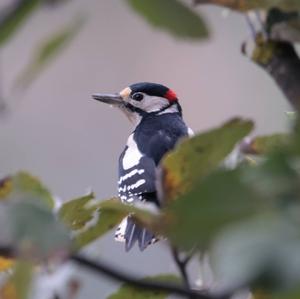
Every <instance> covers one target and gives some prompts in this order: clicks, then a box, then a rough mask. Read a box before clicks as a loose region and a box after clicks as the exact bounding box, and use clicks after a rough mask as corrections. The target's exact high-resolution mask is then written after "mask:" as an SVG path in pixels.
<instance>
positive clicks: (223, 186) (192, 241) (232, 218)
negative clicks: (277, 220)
mask: <svg viewBox="0 0 300 299" xmlns="http://www.w3.org/2000/svg"><path fill="white" fill-rule="evenodd" d="M264 208H265V203H264V201H263V200H262V199H261V198H260V196H259V195H258V194H257V193H255V192H254V191H253V190H252V189H251V188H250V187H248V186H247V185H246V184H245V183H243V182H242V180H241V171H240V170H239V169H237V170H218V171H216V172H215V173H213V174H211V175H209V176H208V177H206V178H204V179H203V180H202V181H201V182H198V183H197V184H195V185H194V187H193V189H192V190H191V191H189V192H187V193H185V194H184V195H182V196H181V197H180V198H179V199H178V200H176V201H174V202H172V203H171V204H169V206H168V207H167V209H166V210H165V213H164V214H163V217H162V220H161V226H162V229H163V230H165V234H166V235H167V236H168V237H170V239H171V240H172V242H173V243H174V244H175V245H178V246H181V247H184V248H191V247H193V246H195V245H198V246H200V247H202V248H206V247H207V246H208V244H209V243H210V241H211V240H212V239H213V238H214V237H215V236H216V235H217V234H218V233H219V232H220V231H221V230H222V229H223V228H224V227H226V226H227V225H230V224H232V223H236V222H238V221H240V220H243V219H247V218H248V217H250V216H252V215H254V214H255V213H256V212H257V211H259V210H261V209H264Z"/></svg>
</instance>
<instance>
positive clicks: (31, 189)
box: [0, 171, 54, 208]
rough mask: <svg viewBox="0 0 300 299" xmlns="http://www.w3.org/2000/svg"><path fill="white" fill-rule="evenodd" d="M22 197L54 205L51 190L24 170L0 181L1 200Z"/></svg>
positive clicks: (50, 205) (49, 205) (48, 205)
mask: <svg viewBox="0 0 300 299" xmlns="http://www.w3.org/2000/svg"><path fill="white" fill-rule="evenodd" d="M20 197H22V198H28V199H31V200H37V201H38V202H40V203H42V204H44V205H45V206H47V207H49V208H53V206H54V200H53V197H52V195H51V193H50V192H49V190H48V189H47V188H46V187H45V186H44V185H43V184H42V183H41V182H40V181H39V179H38V178H36V177H34V176H32V175H30V174H29V173H27V172H23V171H22V172H18V173H17V174H15V175H13V176H10V177H7V178H5V179H3V180H2V181H0V200H10V199H12V198H14V199H16V198H20Z"/></svg>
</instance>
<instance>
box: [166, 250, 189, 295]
mask: <svg viewBox="0 0 300 299" xmlns="http://www.w3.org/2000/svg"><path fill="white" fill-rule="evenodd" d="M171 251H172V255H173V258H174V261H175V263H176V265H177V267H178V270H179V272H180V274H181V276H182V279H183V282H184V285H185V287H186V288H187V289H188V290H190V289H191V285H190V282H189V277H188V273H187V270H186V266H187V263H188V262H189V259H188V258H185V259H184V260H182V259H181V258H180V253H179V252H178V250H177V249H176V248H172V249H171Z"/></svg>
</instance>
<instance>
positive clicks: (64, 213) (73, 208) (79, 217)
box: [58, 193, 97, 230]
mask: <svg viewBox="0 0 300 299" xmlns="http://www.w3.org/2000/svg"><path fill="white" fill-rule="evenodd" d="M93 199H95V196H94V193H90V194H88V195H85V196H83V197H79V198H76V199H73V200H70V201H68V202H66V203H64V204H63V205H62V206H61V208H60V210H59V212H58V214H59V218H60V219H61V220H62V221H63V222H64V224H65V225H66V226H67V227H68V228H69V229H71V230H79V229H82V228H83V227H84V226H85V225H86V224H87V223H88V222H89V221H91V220H92V219H93V213H94V212H95V211H96V209H97V207H86V205H87V204H88V203H90V202H91V201H92V200H93Z"/></svg>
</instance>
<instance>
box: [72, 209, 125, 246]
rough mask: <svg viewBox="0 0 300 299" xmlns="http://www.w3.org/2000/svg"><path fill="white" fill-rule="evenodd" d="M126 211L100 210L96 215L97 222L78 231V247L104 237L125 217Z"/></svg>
mask: <svg viewBox="0 0 300 299" xmlns="http://www.w3.org/2000/svg"><path fill="white" fill-rule="evenodd" d="M125 216H126V215H124V213H118V212H115V211H105V210H98V211H97V214H96V215H95V217H96V218H97V219H96V221H95V224H93V225H90V226H89V227H88V228H86V229H85V230H82V231H80V232H79V233H76V236H75V242H76V247H77V248H78V249H79V248H82V247H83V246H86V245H88V244H90V243H91V242H93V241H95V240H96V239H98V238H100V237H102V236H103V235H104V234H106V233H107V232H108V231H110V230H111V229H113V228H114V227H115V226H116V225H118V224H119V223H120V222H121V221H122V219H123V218H124V217H125Z"/></svg>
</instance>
